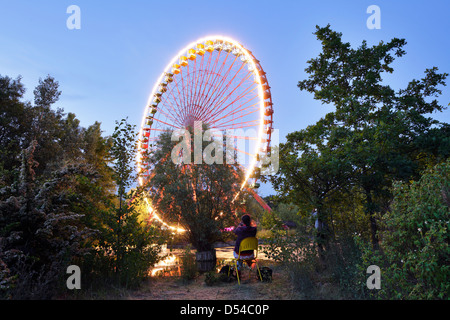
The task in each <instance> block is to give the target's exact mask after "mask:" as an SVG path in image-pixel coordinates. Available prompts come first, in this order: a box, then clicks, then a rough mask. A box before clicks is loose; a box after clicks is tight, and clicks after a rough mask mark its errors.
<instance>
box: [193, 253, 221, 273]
mask: <svg viewBox="0 0 450 320" xmlns="http://www.w3.org/2000/svg"><path fill="white" fill-rule="evenodd" d="M195 260H196V262H197V269H198V271H199V272H207V271H212V270H214V269H215V268H216V250H215V249H212V250H208V251H198V252H196V254H195Z"/></svg>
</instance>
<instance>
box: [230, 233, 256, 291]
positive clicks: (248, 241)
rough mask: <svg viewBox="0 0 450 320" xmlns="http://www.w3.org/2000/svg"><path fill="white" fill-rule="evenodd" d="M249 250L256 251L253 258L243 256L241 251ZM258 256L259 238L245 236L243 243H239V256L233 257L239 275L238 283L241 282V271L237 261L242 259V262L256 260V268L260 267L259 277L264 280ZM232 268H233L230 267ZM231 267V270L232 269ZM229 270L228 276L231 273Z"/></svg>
mask: <svg viewBox="0 0 450 320" xmlns="http://www.w3.org/2000/svg"><path fill="white" fill-rule="evenodd" d="M247 250H253V252H254V254H253V258H250V259H245V258H241V252H242V251H247ZM257 257H258V239H257V238H255V237H248V238H245V239H243V240H242V241H241V244H240V245H239V255H238V258H237V259H236V258H233V262H234V265H235V267H236V276H237V279H238V283H239V285H240V284H241V281H240V280H239V272H238V267H237V263H238V261H242V262H244V261H245V262H247V263H248V262H252V263H253V262H255V264H256V268H257V269H258V275H259V279H260V280H261V281H262V277H261V271H259V266H258V260H257ZM242 265H243V263H242ZM230 269H231V268H230ZM230 269H229V270H230ZM229 270H228V276H229V275H230V274H229V273H230V271H229ZM250 271H251V268H250ZM250 271H249V272H248V276H249V277H250Z"/></svg>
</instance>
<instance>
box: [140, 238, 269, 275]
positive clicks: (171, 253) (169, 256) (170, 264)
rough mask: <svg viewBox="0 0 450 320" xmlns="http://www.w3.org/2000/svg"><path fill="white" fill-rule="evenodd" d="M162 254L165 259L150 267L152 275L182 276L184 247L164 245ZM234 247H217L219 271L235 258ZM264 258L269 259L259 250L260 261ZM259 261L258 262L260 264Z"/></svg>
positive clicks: (217, 268)
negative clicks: (168, 247) (169, 247)
mask: <svg viewBox="0 0 450 320" xmlns="http://www.w3.org/2000/svg"><path fill="white" fill-rule="evenodd" d="M162 249H163V250H162V252H161V256H162V257H165V258H164V259H163V260H161V261H160V262H158V263H157V264H156V265H155V266H153V268H151V269H150V271H149V272H150V275H151V276H152V277H154V276H180V275H181V256H182V255H184V254H185V250H184V249H167V247H163V248H162ZM233 249H234V246H230V245H228V246H219V247H216V248H215V250H216V258H217V264H216V271H217V272H219V271H220V269H221V268H222V267H223V266H224V265H227V264H229V263H231V261H232V259H233ZM192 254H193V255H194V257H195V250H192ZM262 260H268V259H267V257H266V256H265V255H264V254H263V253H262V252H261V251H259V252H258V262H259V263H260V262H261V261H262ZM259 263H258V264H259Z"/></svg>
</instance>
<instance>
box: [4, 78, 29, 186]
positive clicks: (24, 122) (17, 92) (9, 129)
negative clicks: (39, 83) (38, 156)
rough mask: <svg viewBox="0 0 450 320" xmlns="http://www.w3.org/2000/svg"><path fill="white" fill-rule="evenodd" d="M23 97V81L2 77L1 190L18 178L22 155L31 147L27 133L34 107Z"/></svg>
mask: <svg viewBox="0 0 450 320" xmlns="http://www.w3.org/2000/svg"><path fill="white" fill-rule="evenodd" d="M24 93H25V87H24V86H23V84H22V83H21V78H20V77H18V78H17V79H16V80H13V79H11V78H9V77H8V76H0V145H1V146H2V147H1V148H0V186H6V185H10V184H11V183H12V182H13V180H14V178H17V177H18V170H16V169H17V168H18V167H19V166H20V156H19V155H20V152H21V150H22V148H26V147H28V145H29V141H27V140H26V137H27V136H26V132H27V130H29V128H30V125H31V117H30V111H31V105H30V104H27V103H24V102H22V101H21V99H22V98H23V94H24Z"/></svg>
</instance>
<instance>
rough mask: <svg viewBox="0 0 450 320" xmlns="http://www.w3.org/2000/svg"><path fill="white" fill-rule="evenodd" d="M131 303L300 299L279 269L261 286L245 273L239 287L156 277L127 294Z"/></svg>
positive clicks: (274, 269) (201, 279)
mask: <svg viewBox="0 0 450 320" xmlns="http://www.w3.org/2000/svg"><path fill="white" fill-rule="evenodd" d="M126 299H131V300H296V299H299V296H298V294H296V293H295V292H294V291H293V289H292V286H291V285H290V283H289V281H288V277H287V275H286V274H285V273H284V272H283V270H282V269H281V268H280V267H276V266H274V267H273V277H272V282H270V283H266V282H260V281H259V280H258V279H256V276H255V274H254V273H252V274H251V278H250V279H249V276H248V271H247V272H245V273H244V276H243V281H241V285H238V283H237V281H233V282H231V283H222V282H221V283H218V284H216V285H213V286H207V285H206V283H205V275H201V276H199V277H198V278H197V279H195V280H192V281H190V282H183V281H182V280H181V279H180V278H179V277H155V278H151V279H150V280H148V282H147V283H146V284H145V285H143V286H142V287H141V288H140V289H139V290H137V291H134V292H130V293H129V296H128V297H126Z"/></svg>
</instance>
